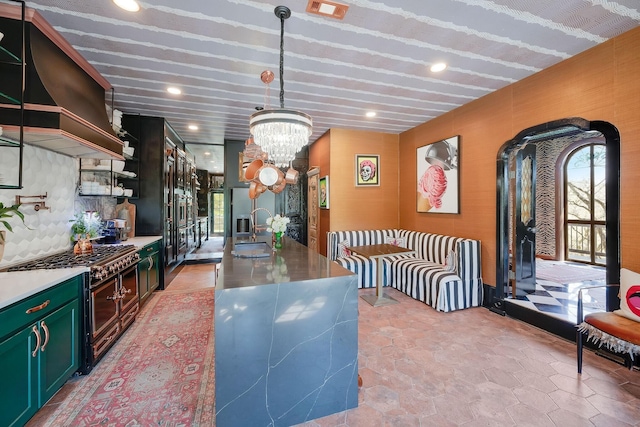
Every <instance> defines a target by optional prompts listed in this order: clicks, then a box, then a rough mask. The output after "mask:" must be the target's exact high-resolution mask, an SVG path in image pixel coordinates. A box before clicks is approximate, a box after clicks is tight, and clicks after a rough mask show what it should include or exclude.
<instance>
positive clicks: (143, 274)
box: [138, 257, 150, 303]
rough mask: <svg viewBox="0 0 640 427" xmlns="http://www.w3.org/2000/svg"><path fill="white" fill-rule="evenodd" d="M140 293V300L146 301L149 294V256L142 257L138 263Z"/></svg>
mask: <svg viewBox="0 0 640 427" xmlns="http://www.w3.org/2000/svg"><path fill="white" fill-rule="evenodd" d="M138 293H139V294H140V302H141V303H144V301H146V299H147V297H148V296H149V293H150V290H149V258H148V257H145V258H141V259H140V262H139V263H138Z"/></svg>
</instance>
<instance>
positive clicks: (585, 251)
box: [567, 224, 591, 262]
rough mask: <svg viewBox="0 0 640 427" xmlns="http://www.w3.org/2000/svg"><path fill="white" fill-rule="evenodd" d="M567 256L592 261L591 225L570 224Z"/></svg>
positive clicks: (576, 259) (574, 259) (571, 258)
mask: <svg viewBox="0 0 640 427" xmlns="http://www.w3.org/2000/svg"><path fill="white" fill-rule="evenodd" d="M567 258H568V259H570V260H573V261H585V262H591V226H590V225H587V224H569V225H568V227H567Z"/></svg>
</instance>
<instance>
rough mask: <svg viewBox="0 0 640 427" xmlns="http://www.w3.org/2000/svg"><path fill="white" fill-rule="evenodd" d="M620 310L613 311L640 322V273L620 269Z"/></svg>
mask: <svg viewBox="0 0 640 427" xmlns="http://www.w3.org/2000/svg"><path fill="white" fill-rule="evenodd" d="M619 296H620V310H616V311H615V313H616V314H618V315H620V316H624V317H626V318H628V319H631V320H635V321H636V322H640V274H638V273H634V272H633V271H631V270H627V269H626V268H621V269H620V295H619Z"/></svg>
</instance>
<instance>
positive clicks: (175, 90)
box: [167, 86, 182, 95]
mask: <svg viewBox="0 0 640 427" xmlns="http://www.w3.org/2000/svg"><path fill="white" fill-rule="evenodd" d="M167 92H169V93H170V94H172V95H180V94H181V93H182V91H181V90H180V89H178V88H177V87H174V86H171V87H168V88H167Z"/></svg>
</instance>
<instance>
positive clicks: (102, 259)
mask: <svg viewBox="0 0 640 427" xmlns="http://www.w3.org/2000/svg"><path fill="white" fill-rule="evenodd" d="M135 251H136V248H135V246H134V245H122V246H113V245H108V246H98V245H94V246H93V253H92V254H86V255H75V254H74V253H73V249H71V250H68V251H65V252H61V253H58V254H53V255H48V256H46V257H44V258H39V259H35V260H32V261H27V262H24V263H22V264H17V265H14V266H12V267H9V268H7V269H6V270H5V271H27V270H40V269H56V268H72V267H90V269H91V276H92V278H94V279H101V278H102V277H104V276H105V273H104V272H105V271H109V272H113V271H115V270H116V269H115V268H114V266H112V265H111V264H117V265H118V266H119V267H124V266H125V264H130V263H131V262H133V261H135V259H137V257H135V256H130V257H127V258H132V259H127V262H123V261H122V260H121V258H123V257H125V256H126V255H128V254H132V253H134V252H135ZM136 255H137V254H136ZM133 258H135V259H133ZM114 261H117V262H114ZM96 276H97V277H96Z"/></svg>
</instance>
